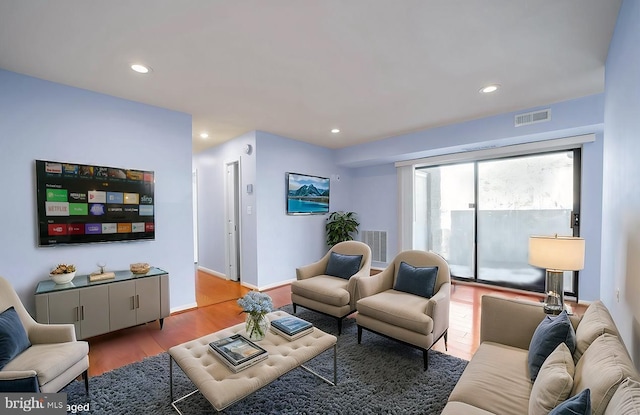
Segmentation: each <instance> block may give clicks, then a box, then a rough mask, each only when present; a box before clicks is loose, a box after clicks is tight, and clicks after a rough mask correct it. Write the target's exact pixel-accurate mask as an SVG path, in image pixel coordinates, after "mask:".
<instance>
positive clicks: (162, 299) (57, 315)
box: [36, 268, 169, 339]
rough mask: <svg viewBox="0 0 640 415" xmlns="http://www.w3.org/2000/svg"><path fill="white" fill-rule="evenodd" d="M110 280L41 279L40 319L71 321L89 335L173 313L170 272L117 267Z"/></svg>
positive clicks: (38, 292)
mask: <svg viewBox="0 0 640 415" xmlns="http://www.w3.org/2000/svg"><path fill="white" fill-rule="evenodd" d="M115 274H116V277H115V278H113V279H110V280H103V281H95V282H91V281H89V276H88V275H81V276H76V277H75V278H74V279H73V281H72V282H71V283H69V284H62V285H60V284H55V283H53V281H50V280H47V281H41V282H40V283H39V284H38V287H37V289H36V321H38V322H39V323H70V324H73V325H74V326H75V328H76V337H77V338H78V339H86V338H88V337H92V336H97V335H99V334H104V333H108V332H110V331H115V330H120V329H123V328H127V327H131V326H135V325H138V324H143V323H147V322H150V321H154V320H159V322H160V328H161V329H162V324H163V321H164V317H167V316H168V315H169V274H168V273H167V272H165V271H163V270H161V269H159V268H152V269H151V270H150V271H149V272H148V273H147V274H144V275H135V274H132V273H131V272H129V271H117V272H116V273H115Z"/></svg>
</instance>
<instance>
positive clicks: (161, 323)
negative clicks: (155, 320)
mask: <svg viewBox="0 0 640 415" xmlns="http://www.w3.org/2000/svg"><path fill="white" fill-rule="evenodd" d="M163 325H164V318H161V319H160V330H162V326H163Z"/></svg>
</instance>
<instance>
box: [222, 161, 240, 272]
mask: <svg viewBox="0 0 640 415" xmlns="http://www.w3.org/2000/svg"><path fill="white" fill-rule="evenodd" d="M238 188H239V179H238V162H237V161H236V162H233V163H228V164H227V165H226V192H227V194H226V198H225V199H226V209H225V211H226V225H227V226H226V228H227V229H226V231H227V243H226V245H227V246H226V249H225V251H226V254H227V278H229V279H230V280H232V281H238V279H239V276H240V238H239V231H240V229H239V220H238V218H239V216H240V215H239V209H240V200H239V196H240V193H239V189H238Z"/></svg>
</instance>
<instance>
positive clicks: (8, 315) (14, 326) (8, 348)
mask: <svg viewBox="0 0 640 415" xmlns="http://www.w3.org/2000/svg"><path fill="white" fill-rule="evenodd" d="M29 346H31V342H29V338H28V337H27V333H26V332H25V331H24V327H23V326H22V322H21V321H20V317H19V316H18V313H17V312H16V310H15V308H13V306H11V307H9V308H8V309H6V310H5V311H3V312H2V313H0V370H1V369H2V368H3V367H4V366H5V365H6V364H7V363H9V362H10V361H11V360H13V358H15V357H16V356H17V355H19V354H20V353H22V352H23V351H25V350H26V349H27V348H29Z"/></svg>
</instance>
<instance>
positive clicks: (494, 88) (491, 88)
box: [480, 84, 500, 94]
mask: <svg viewBox="0 0 640 415" xmlns="http://www.w3.org/2000/svg"><path fill="white" fill-rule="evenodd" d="M498 88H500V84H493V85H487V86H485V87H483V88H480V93H481V94H490V93H492V92H496V91H497V90H498Z"/></svg>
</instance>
